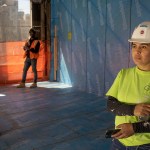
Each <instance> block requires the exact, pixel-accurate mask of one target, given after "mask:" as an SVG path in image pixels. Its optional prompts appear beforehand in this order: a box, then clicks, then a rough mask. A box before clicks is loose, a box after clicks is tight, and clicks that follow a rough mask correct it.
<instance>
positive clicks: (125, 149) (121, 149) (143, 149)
mask: <svg viewBox="0 0 150 150" xmlns="http://www.w3.org/2000/svg"><path fill="white" fill-rule="evenodd" d="M111 150H150V144H144V145H139V146H125V145H123V144H121V143H120V142H119V141H118V140H116V139H113V144H112V147H111Z"/></svg>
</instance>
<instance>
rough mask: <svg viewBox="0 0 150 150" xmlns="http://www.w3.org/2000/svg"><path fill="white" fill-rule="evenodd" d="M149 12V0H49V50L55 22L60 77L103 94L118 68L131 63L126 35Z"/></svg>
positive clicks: (74, 85)
mask: <svg viewBox="0 0 150 150" xmlns="http://www.w3.org/2000/svg"><path fill="white" fill-rule="evenodd" d="M149 12H150V5H149V1H148V0H107V1H106V0H82V1H81V0H57V1H55V0H52V12H51V13H52V15H51V16H52V17H51V31H52V32H51V33H52V35H51V36H52V47H51V50H52V51H53V35H54V26H55V25H56V26H57V27H58V39H59V44H58V47H59V48H58V50H59V58H60V59H59V73H58V77H60V81H61V82H64V83H69V84H72V86H73V87H76V88H78V89H80V90H84V91H87V92H89V93H96V94H97V95H99V96H104V95H105V93H106V92H107V90H108V89H109V88H110V86H111V85H112V83H113V81H114V78H115V77H116V75H117V73H118V71H119V70H120V69H121V68H127V67H129V66H133V65H134V64H133V62H132V60H131V56H130V54H131V52H130V45H129V43H128V39H129V38H130V36H131V32H132V31H133V29H134V27H135V26H137V25H138V24H139V23H140V22H143V21H149V20H150V16H149ZM51 70H53V65H52V69H51ZM52 74H53V72H51V79H52V78H53V77H52Z"/></svg>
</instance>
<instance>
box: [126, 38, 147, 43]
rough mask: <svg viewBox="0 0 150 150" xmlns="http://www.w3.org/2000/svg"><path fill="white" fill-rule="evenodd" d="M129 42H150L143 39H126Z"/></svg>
mask: <svg viewBox="0 0 150 150" xmlns="http://www.w3.org/2000/svg"><path fill="white" fill-rule="evenodd" d="M128 41H129V42H131V43H132V42H137V43H150V41H146V40H143V39H128Z"/></svg>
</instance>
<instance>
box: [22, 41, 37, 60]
mask: <svg viewBox="0 0 150 150" xmlns="http://www.w3.org/2000/svg"><path fill="white" fill-rule="evenodd" d="M37 43H38V40H34V41H33V42H32V44H31V46H30V49H31V48H34V49H35V46H36V44H37ZM25 45H27V42H26V43H25ZM26 56H27V52H26V51H25V53H24V55H23V58H26ZM38 57H39V52H38V53H32V52H31V51H30V59H33V58H35V59H37V58H38Z"/></svg>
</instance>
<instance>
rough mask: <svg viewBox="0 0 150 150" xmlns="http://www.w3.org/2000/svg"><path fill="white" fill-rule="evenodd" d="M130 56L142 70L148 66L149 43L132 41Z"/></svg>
mask: <svg viewBox="0 0 150 150" xmlns="http://www.w3.org/2000/svg"><path fill="white" fill-rule="evenodd" d="M132 58H133V61H134V63H135V64H136V65H137V66H138V67H139V68H140V69H141V70H142V69H143V70H144V68H150V43H136V42H133V43H132Z"/></svg>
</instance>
